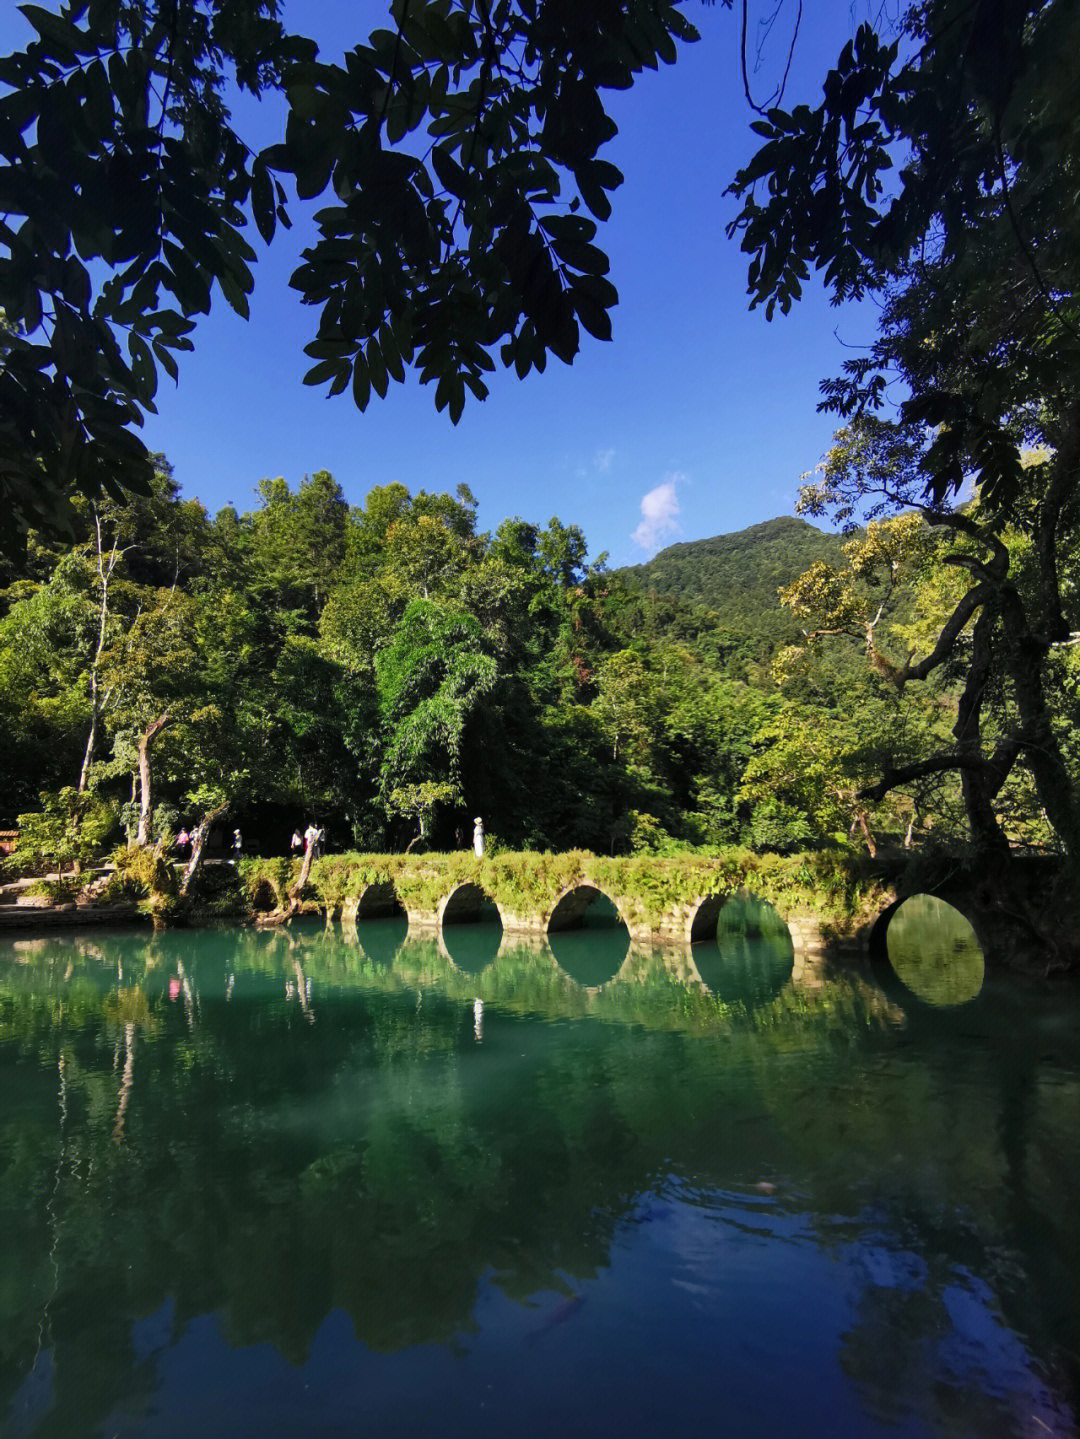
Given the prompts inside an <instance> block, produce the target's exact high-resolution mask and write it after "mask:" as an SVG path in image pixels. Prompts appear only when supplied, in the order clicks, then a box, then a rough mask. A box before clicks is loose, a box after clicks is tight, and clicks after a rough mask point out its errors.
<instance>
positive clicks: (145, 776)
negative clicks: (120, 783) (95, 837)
mask: <svg viewBox="0 0 1080 1439" xmlns="http://www.w3.org/2000/svg"><path fill="white" fill-rule="evenodd" d="M169 718H170V716H169V711H168V710H165V711H163V713H161V714H159V715H158V717H157V719H156V720H154V721H153V723H152V724H149V725H147V727H146V730H145V732H144V733H143V735H142V736H141V737H140V739H139V791H140V793H139V832H138V834H137V835H136V836H135V843H136V844H137V845H140V846H142V845H147V844H149V843H150V820H151V817H152V816H151V809H150V797H151V794H150V745H151V742H152V741H153V739H154V737H155V736H156V735H158V734H160V732H161V731H162V730H163V729H164V728H165V726H166V725H167V724H168V723H169Z"/></svg>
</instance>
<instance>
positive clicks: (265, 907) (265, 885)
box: [251, 878, 278, 914]
mask: <svg viewBox="0 0 1080 1439" xmlns="http://www.w3.org/2000/svg"><path fill="white" fill-rule="evenodd" d="M251 907H252V909H253V910H254V911H255V913H256V914H269V913H270V912H271V911H272V910H275V909H277V907H278V897H277V891H276V890H275V889H274V886H273V885H272V884H271V883H270V881H269V880H268V879H265V878H264V879H260V880H259V882H258V884H257V885H256V886H255V891H254V893H253V894H252V896H251Z"/></svg>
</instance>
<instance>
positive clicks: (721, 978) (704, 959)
mask: <svg viewBox="0 0 1080 1439" xmlns="http://www.w3.org/2000/svg"><path fill="white" fill-rule="evenodd" d="M694 963H695V965H696V966H697V970H698V973H699V974H700V975H701V981H702V983H703V984H704V985H705V987H706V988H707V989H710V990H711V991H712V992H713V994H715V995H716V996H717V998H719V999H721V1000H723V1001H724V1003H725V1004H740V1003H741V1004H747V1005H758V1004H764V1003H765V1002H767V1001H768V1000H770V999H773V998H775V996H776V995H778V994H779V993H780V991H781V990H782V989H784V988H785V987H786V986H787V984H788V983H789V982H790V980H791V975H792V970H793V968H794V964H795V946H794V944H793V942H792V938H791V932H790V930H789V929H788V927H787V923H786V921H785V920H784V918H783V916H782V915H780V914H779V913H778V912H777V911H776V910H775V909H774V908H773V906H772V905H771V904H769V903H767V902H766V901H765V900H763V899H759V898H758V897H757V896H756V895H752V894H746V893H744V892H736V893H735V894H732V895H726V896H724V898H723V900H722V902H721V905H720V906H719V908H718V913H717V919H716V925H715V928H714V930H713V943H712V944H709V943H699V944H697V945H695V947H694Z"/></svg>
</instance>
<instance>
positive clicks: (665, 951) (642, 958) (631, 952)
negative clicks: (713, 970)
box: [612, 944, 708, 990]
mask: <svg viewBox="0 0 1080 1439" xmlns="http://www.w3.org/2000/svg"><path fill="white" fill-rule="evenodd" d="M658 968H659V969H663V970H664V971H665V973H666V975H667V977H668V978H669V979H671V980H673V981H674V983H676V984H681V985H684V986H686V987H687V988H694V989H705V990H707V989H708V986H707V985H706V984H705V983H704V981H703V980H702V978H701V975H700V974H699V973H698V967H697V965H696V964H695V963H694V953H693V950H692V949H691V948H690V946H689V945H680V944H665V945H661V946H659V947H656V946H648V945H642V944H631V945H630V948H629V949H628V950H627V953H626V958H625V959H624V960H623V962H622V964H621V965H620V966H619V970H618V972H617V973H616V975H615V977H614V979H613V980H612V983H613V984H645V983H647V982H648V981H649V980H650V979H651V978H652V976H653V974H654V973H655V972H656V970H657V969H658Z"/></svg>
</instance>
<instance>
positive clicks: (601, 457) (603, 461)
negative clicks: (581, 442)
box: [596, 450, 615, 475]
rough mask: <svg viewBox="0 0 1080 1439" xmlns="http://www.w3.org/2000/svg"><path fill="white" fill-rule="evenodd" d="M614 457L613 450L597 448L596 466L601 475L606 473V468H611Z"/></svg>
mask: <svg viewBox="0 0 1080 1439" xmlns="http://www.w3.org/2000/svg"><path fill="white" fill-rule="evenodd" d="M614 458H615V451H614V450H597V452H596V468H597V469H598V470H599V471H600V473H601V474H602V475H606V474H607V472H608V470H610V469H611V462H612V460H613V459H614Z"/></svg>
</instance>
